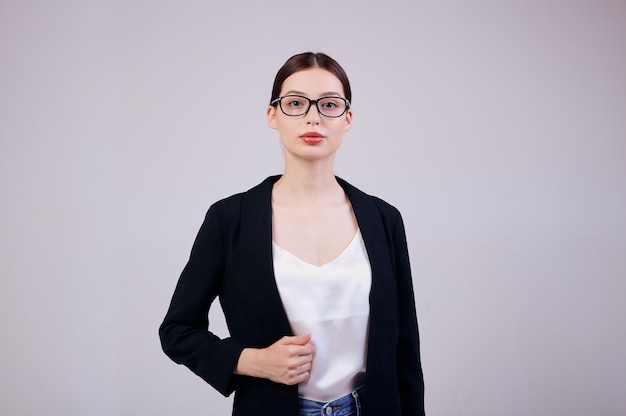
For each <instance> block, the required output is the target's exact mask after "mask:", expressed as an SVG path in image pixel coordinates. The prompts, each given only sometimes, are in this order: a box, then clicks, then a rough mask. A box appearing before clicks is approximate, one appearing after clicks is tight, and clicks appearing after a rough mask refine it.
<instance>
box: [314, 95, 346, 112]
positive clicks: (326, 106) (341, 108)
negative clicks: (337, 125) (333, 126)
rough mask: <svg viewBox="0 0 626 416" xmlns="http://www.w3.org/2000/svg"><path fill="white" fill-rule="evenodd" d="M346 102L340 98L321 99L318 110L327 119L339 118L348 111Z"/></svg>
mask: <svg viewBox="0 0 626 416" xmlns="http://www.w3.org/2000/svg"><path fill="white" fill-rule="evenodd" d="M346 105H347V104H346V102H345V101H344V100H343V99H342V98H340V97H325V98H320V99H319V101H318V102H317V108H319V110H320V113H322V114H323V115H325V116H326V117H339V116H340V115H342V114H343V113H344V112H345V111H346Z"/></svg>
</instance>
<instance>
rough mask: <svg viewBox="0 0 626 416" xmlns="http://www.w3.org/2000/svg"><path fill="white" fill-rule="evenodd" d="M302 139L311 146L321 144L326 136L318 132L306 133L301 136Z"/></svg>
mask: <svg viewBox="0 0 626 416" xmlns="http://www.w3.org/2000/svg"><path fill="white" fill-rule="evenodd" d="M300 138H301V139H302V140H303V141H304V142H305V143H309V144H316V143H319V142H321V141H322V140H323V139H324V135H323V134H320V133H316V132H309V133H304V134H303V135H301V136H300Z"/></svg>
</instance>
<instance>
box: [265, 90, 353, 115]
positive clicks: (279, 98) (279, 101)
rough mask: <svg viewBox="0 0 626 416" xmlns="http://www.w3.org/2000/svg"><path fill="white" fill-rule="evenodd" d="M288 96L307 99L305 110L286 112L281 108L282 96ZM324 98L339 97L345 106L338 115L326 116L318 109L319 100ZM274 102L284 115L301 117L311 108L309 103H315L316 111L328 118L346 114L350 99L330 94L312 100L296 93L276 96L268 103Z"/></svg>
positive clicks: (272, 103)
mask: <svg viewBox="0 0 626 416" xmlns="http://www.w3.org/2000/svg"><path fill="white" fill-rule="evenodd" d="M289 97H298V98H304V99H305V100H308V102H309V105H308V106H307V108H306V110H304V112H303V113H302V114H287V113H286V112H285V110H283V101H282V100H283V98H289ZM326 98H339V99H340V100H343V101H344V102H345V103H346V108H344V110H343V112H342V113H341V114H339V115H338V116H328V115H326V114H324V112H323V111H322V110H320V106H319V104H318V103H319V101H321V100H324V99H326ZM276 103H278V106H279V107H280V111H282V112H283V114H284V115H286V116H288V117H301V116H303V115H305V114H308V113H309V110H310V109H311V105H312V104H315V108H317V112H318V113H320V114H321V115H323V116H324V117H328V118H337V117H341V116H343V115H344V114H346V111H348V109H349V108H350V100H348V99H347V98H343V97H337V96H336V95H330V96H328V97H320V98H318V99H317V100H312V99H310V98H309V97H305V96H303V95H297V94H288V95H283V96H282V97H278V98H275V99H274V100H272V102H271V103H270V105H275V104H276Z"/></svg>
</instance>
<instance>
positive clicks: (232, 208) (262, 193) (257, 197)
mask: <svg viewBox="0 0 626 416" xmlns="http://www.w3.org/2000/svg"><path fill="white" fill-rule="evenodd" d="M279 177H280V176H269V177H267V178H266V179H264V180H263V181H262V182H261V183H259V184H257V185H255V186H253V187H252V188H250V189H248V190H246V191H242V192H237V193H235V194H232V195H230V196H227V197H225V198H222V199H219V200H217V201H216V202H214V203H213V204H211V206H210V207H209V212H219V213H224V214H231V215H232V214H235V213H238V212H239V211H240V210H241V205H242V204H243V203H244V202H245V201H249V202H251V203H252V204H255V203H262V201H263V200H266V201H268V202H269V201H270V199H271V195H272V186H273V184H274V182H276V181H277V180H278V178H279Z"/></svg>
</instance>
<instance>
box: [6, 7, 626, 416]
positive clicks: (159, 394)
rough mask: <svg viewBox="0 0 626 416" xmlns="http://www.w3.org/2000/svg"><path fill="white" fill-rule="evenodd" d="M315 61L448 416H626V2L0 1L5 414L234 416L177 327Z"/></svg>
mask: <svg viewBox="0 0 626 416" xmlns="http://www.w3.org/2000/svg"><path fill="white" fill-rule="evenodd" d="M307 50H313V51H323V52H326V53H328V54H330V55H331V56H333V57H335V58H336V59H337V60H338V61H339V62H340V63H341V64H342V65H343V66H344V67H345V69H346V70H347V72H348V75H349V76H350V79H351V82H352V87H353V91H354V96H353V109H354V126H353V129H352V131H350V132H349V133H347V134H346V136H345V140H344V145H343V147H342V148H341V149H340V151H339V154H338V157H337V161H336V172H337V175H339V176H341V177H343V178H345V179H347V180H348V181H350V182H352V183H353V184H354V185H356V186H358V187H360V188H362V189H363V190H365V191H366V192H368V193H371V194H374V195H377V196H380V197H382V198H383V199H385V200H387V201H388V202H390V203H392V204H393V205H395V206H397V207H398V208H399V209H400V210H401V212H402V213H403V216H404V219H405V223H406V227H407V235H408V242H409V248H410V254H411V262H412V266H413V274H414V276H413V277H414V284H415V291H416V300H417V310H418V318H419V322H420V330H421V337H422V359H423V367H424V373H425V382H426V407H427V413H428V415H430V416H452V415H463V416H499V415H509V416H561V415H562V416H588V415H599V416H624V415H626V398H625V397H626V123H625V118H626V2H624V1H623V0H615V1H611V0H601V1H599V0H531V1H497V0H478V1H463V0H447V1H434V0H425V1H422V0H418V1H404V2H398V1H378V0H377V1H335V2H330V1H323V0H322V1H316V2H292V1H289V2H288V1H271V2H262V1H248V2H237V1H233V2H217V1H199V0H195V1H176V2H174V1H148V0H146V1H137V0H129V1H121V0H119V1H114V0H108V1H107V0H101V1H83V0H75V1H20V0H15V1H10V0H2V1H0V106H1V107H0V139H1V142H0V169H1V182H0V186H1V195H2V196H1V198H2V203H1V204H0V229H1V232H0V260H1V261H0V275H1V280H0V329H1V334H2V341H1V342H0V352H1V355H0V377H1V385H0V414H2V415H7V416H22V415H23V416H33V415H59V416H61V415H63V416H68V415H72V416H74V415H75V416H90V415H94V416H95V415H107V416H109V415H124V416H126V415H128V416H136V415H151V416H160V415H174V414H184V415H211V416H213V415H215V416H220V415H227V414H229V413H230V408H231V401H232V397H231V398H228V399H226V398H223V397H221V396H220V395H219V394H218V393H216V392H215V391H214V390H213V389H212V388H211V387H210V386H208V385H207V384H206V383H205V382H204V381H202V380H201V379H200V378H198V377H196V376H195V375H193V374H192V373H191V372H190V371H189V370H187V369H186V368H185V367H182V366H177V365H176V364H174V363H173V362H171V361H170V360H169V359H168V358H167V357H166V356H165V355H164V354H163V353H162V351H161V348H160V343H159V339H158V336H157V327H158V325H159V324H160V322H161V320H162V319H163V316H164V314H165V312H166V309H167V307H168V304H169V301H170V296H171V294H172V291H173V289H174V286H175V284H176V281H177V279H178V276H179V273H180V271H181V270H182V268H183V266H184V264H185V262H186V260H187V258H188V255H189V251H190V248H191V244H192V242H193V239H194V237H195V234H196V232H197V230H198V228H199V226H200V224H201V222H202V220H203V217H204V214H205V212H206V210H207V208H208V206H209V205H210V204H211V203H212V202H215V201H216V200H218V199H220V198H223V197H226V196H228V195H230V194H233V193H235V192H239V191H243V190H246V189H248V188H250V187H252V186H253V185H255V184H256V183H258V182H260V181H261V180H262V179H264V178H265V177H266V176H268V175H272V174H277V173H280V172H281V171H282V154H281V146H280V142H279V139H278V136H277V133H276V132H275V131H273V130H271V129H269V128H268V127H267V124H266V119H265V110H266V108H267V104H268V101H269V97H270V89H271V85H272V81H273V78H274V75H275V73H276V71H277V70H278V68H279V67H280V66H281V65H282V64H283V62H284V61H285V60H286V59H287V58H288V57H290V56H291V55H292V54H295V53H298V52H302V51H307ZM211 318H212V325H213V329H214V330H215V331H216V332H217V333H218V334H220V335H222V336H226V335H227V330H226V328H225V324H224V321H223V316H222V315H221V311H220V310H219V307H214V308H213V309H212V310H211Z"/></svg>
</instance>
